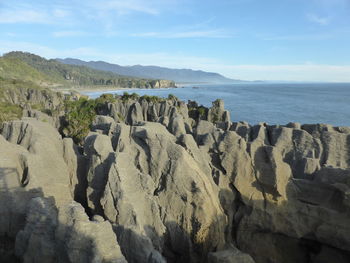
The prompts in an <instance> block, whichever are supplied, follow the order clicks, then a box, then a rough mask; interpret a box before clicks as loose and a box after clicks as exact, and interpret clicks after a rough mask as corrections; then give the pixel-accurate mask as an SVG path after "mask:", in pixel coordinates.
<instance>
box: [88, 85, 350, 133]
mask: <svg viewBox="0 0 350 263" xmlns="http://www.w3.org/2000/svg"><path fill="white" fill-rule="evenodd" d="M125 91H127V92H129V93H132V92H135V93H138V94H140V95H145V94H147V95H156V96H161V97H167V96H168V94H174V95H175V96H177V97H178V98H179V99H181V100H184V101H187V100H195V101H197V102H198V103H199V104H202V105H204V106H207V107H208V106H211V102H212V101H214V100H215V99H223V100H224V102H225V108H226V109H227V110H229V111H230V113H231V119H232V121H246V122H248V123H250V124H257V123H259V122H266V123H268V124H287V123H288V122H299V123H303V124H304V123H310V124H311V123H327V124H332V125H334V126H350V83H321V84H320V83H307V84H301V83H298V84H295V83H294V84H288V83H282V84H278V83H243V84H217V85H209V84H208V85H204V84H198V85H178V88H171V89H132V90H127V89H125V90H117V91H108V92H106V91H105V92H85V94H86V95H89V96H90V97H92V98H96V97H98V96H100V95H101V94H102V93H114V94H123V93H124V92H125Z"/></svg>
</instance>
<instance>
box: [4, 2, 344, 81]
mask: <svg viewBox="0 0 350 263" xmlns="http://www.w3.org/2000/svg"><path fill="white" fill-rule="evenodd" d="M12 50H22V51H28V52H33V53H36V54H38V55H41V56H44V57H46V58H56V57H61V58H63V57H74V58H80V59H84V60H104V61H108V62H111V63H117V64H120V65H133V64H143V65H159V66H166V67H173V68H192V69H202V70H206V71H214V72H219V73H222V74H224V75H225V76H227V77H231V78H239V79H246V80H257V79H259V80H297V81H338V82H342V81H344V82H345V81H348V82H350V0H216V1H214V0H210V1H209V0H100V1H97V0H96V1H95V0H85V1H77V0H70V1H68V0H52V1H44V0H30V1H29V0H22V1H21V0H0V53H5V52H8V51H12Z"/></svg>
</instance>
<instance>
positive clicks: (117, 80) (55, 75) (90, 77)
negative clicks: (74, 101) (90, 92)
mask: <svg viewBox="0 0 350 263" xmlns="http://www.w3.org/2000/svg"><path fill="white" fill-rule="evenodd" d="M0 77H2V78H4V79H20V80H29V81H33V82H35V83H37V84H40V85H44V86H45V85H46V86H50V87H64V88H67V87H74V88H78V89H79V88H83V87H93V88H94V87H101V88H103V87H109V89H111V88H113V87H117V88H162V87H172V86H174V85H175V83H174V82H172V81H169V80H161V79H146V78H136V77H130V76H123V75H120V74H115V73H112V72H107V71H102V70H96V69H91V68H88V67H84V66H76V65H66V64H63V63H60V62H58V61H56V60H53V59H51V60H47V59H45V58H43V57H40V56H37V55H34V54H31V53H26V52H10V53H7V54H4V55H3V56H2V57H0Z"/></svg>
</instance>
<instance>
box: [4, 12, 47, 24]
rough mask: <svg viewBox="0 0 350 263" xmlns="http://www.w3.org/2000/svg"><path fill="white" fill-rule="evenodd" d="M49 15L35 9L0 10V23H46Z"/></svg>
mask: <svg viewBox="0 0 350 263" xmlns="http://www.w3.org/2000/svg"><path fill="white" fill-rule="evenodd" d="M48 21H50V19H49V17H48V16H47V15H45V14H44V13H43V12H40V11H36V10H19V9H13V10H0V23H2V24H13V23H39V24H42V23H48Z"/></svg>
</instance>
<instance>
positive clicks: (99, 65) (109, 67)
mask: <svg viewBox="0 0 350 263" xmlns="http://www.w3.org/2000/svg"><path fill="white" fill-rule="evenodd" d="M56 60H57V61H59V62H62V63H65V64H68V65H80V66H86V67H89V68H93V69H97V70H104V71H110V72H114V73H117V74H120V75H126V76H133V77H138V78H157V79H158V78H159V79H170V80H173V81H175V82H177V83H181V82H182V83H185V82H189V83H236V82H243V81H241V80H237V79H229V78H226V77H224V76H222V75H220V74H218V73H212V72H205V71H201V70H192V69H171V68H165V67H158V66H141V65H134V66H120V65H117V64H111V63H107V62H104V61H89V62H86V61H83V60H79V59H74V58H65V59H56Z"/></svg>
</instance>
